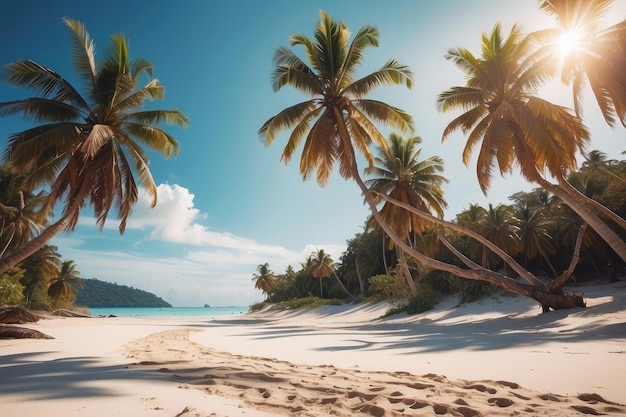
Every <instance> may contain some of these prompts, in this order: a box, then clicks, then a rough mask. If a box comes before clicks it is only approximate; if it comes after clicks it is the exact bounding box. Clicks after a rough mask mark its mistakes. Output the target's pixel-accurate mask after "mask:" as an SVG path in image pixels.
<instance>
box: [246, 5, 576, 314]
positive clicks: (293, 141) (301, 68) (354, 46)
mask: <svg viewBox="0 0 626 417" xmlns="http://www.w3.org/2000/svg"><path fill="white" fill-rule="evenodd" d="M349 37H350V33H349V31H348V28H347V26H346V25H345V24H344V23H343V22H336V21H333V20H332V19H331V18H330V16H329V15H328V14H327V13H325V12H322V13H321V19H320V22H319V23H318V24H317V26H316V30H315V37H314V40H313V39H310V38H308V37H306V36H304V35H294V36H292V37H291V38H290V40H291V46H303V47H304V49H305V52H306V57H307V60H308V61H309V63H310V64H311V66H309V65H307V63H305V62H304V61H303V60H302V59H300V58H299V57H298V56H297V55H296V54H295V53H294V52H293V51H291V50H290V49H288V48H280V49H279V50H278V51H277V53H276V55H275V64H276V70H275V71H274V75H273V84H274V89H275V90H279V89H280V88H282V87H283V86H285V85H290V86H292V87H294V88H296V89H297V90H299V91H302V92H304V93H305V94H307V95H309V96H311V99H309V100H306V101H304V102H301V103H299V104H296V105H293V106H290V107H288V108H286V109H284V110H283V111H281V112H280V113H278V114H277V115H275V116H273V117H271V118H270V119H269V120H268V121H267V122H265V124H264V125H263V126H262V127H261V128H260V129H259V136H260V139H261V140H262V141H263V142H264V143H265V144H266V145H269V144H271V143H272V142H273V141H274V139H275V138H276V135H277V134H278V132H280V131H281V130H285V129H290V130H291V134H290V136H289V139H288V141H287V145H286V146H285V148H284V150H283V155H282V160H283V161H284V162H285V163H287V162H288V161H289V160H290V158H291V156H292V155H293V152H294V151H295V149H296V147H297V146H298V145H299V143H300V142H301V139H302V138H303V137H304V136H306V140H305V143H304V147H303V150H302V156H301V159H300V172H301V174H302V176H303V178H304V179H306V178H308V176H309V175H310V173H311V172H312V171H313V170H317V180H318V183H319V184H321V185H324V184H326V182H327V180H328V177H329V175H330V172H331V170H332V167H333V165H334V162H335V161H339V173H340V174H341V175H342V176H343V177H345V178H352V179H353V180H354V181H355V182H356V183H357V185H358V187H359V189H360V190H361V192H362V193H363V196H364V197H365V201H366V203H367V204H368V205H369V207H370V210H371V212H372V215H373V216H374V217H375V218H376V221H377V222H378V224H379V225H380V227H381V228H382V229H383V230H384V232H385V233H386V234H387V235H388V236H389V237H390V238H391V239H393V241H394V244H395V245H397V246H399V247H400V248H401V249H402V250H404V251H405V252H406V253H407V254H408V255H410V256H412V257H413V258H415V259H416V260H417V261H418V262H419V263H420V264H421V265H424V266H426V267H428V268H431V269H438V270H441V271H446V272H449V273H451V274H454V275H457V276H459V277H463V278H466V279H472V280H479V281H486V282H490V283H492V284H494V285H497V286H499V287H501V288H504V289H506V290H508V291H510V292H513V293H516V294H522V295H526V296H528V297H531V298H533V299H536V300H537V301H539V302H540V303H541V304H542V305H544V306H549V307H551V308H555V309H556V308H567V307H572V306H582V305H584V302H583V299H582V297H580V296H577V295H566V294H563V293H562V292H561V293H554V294H553V293H548V292H546V287H545V285H544V284H543V283H542V282H541V281H539V280H537V279H536V277H534V276H532V274H529V273H528V272H527V271H525V270H524V269H523V268H522V267H521V266H519V265H517V267H516V268H517V269H516V271H518V272H519V273H520V275H521V276H522V277H524V279H525V280H526V281H527V282H528V284H524V283H521V282H518V281H517V280H514V279H511V278H509V277H506V276H503V275H501V274H498V273H497V272H495V271H490V270H487V269H485V268H482V267H481V266H480V265H477V264H476V263H474V262H472V261H471V260H469V259H467V258H466V257H465V256H464V255H463V254H462V253H460V252H459V251H455V250H454V248H452V249H451V250H453V251H454V254H455V255H456V256H457V257H459V258H460V259H462V261H463V263H464V264H465V267H464V268H463V267H459V266H457V265H453V264H449V263H446V262H443V261H439V260H436V259H433V258H430V257H428V256H425V255H424V254H422V253H419V252H418V251H416V250H414V249H413V248H411V247H410V246H409V245H408V244H407V243H406V242H405V241H403V240H402V239H401V238H400V237H399V236H398V235H397V234H396V233H395V231H394V230H393V229H392V228H391V227H390V226H389V225H388V224H387V223H386V222H385V220H384V218H383V217H382V216H381V215H380V213H379V212H378V208H377V204H376V202H375V200H374V197H373V196H372V192H371V191H370V190H369V189H368V187H367V186H366V184H365V182H364V181H363V179H362V178H361V176H360V173H359V169H358V164H357V158H356V150H358V151H359V152H360V153H361V154H362V155H363V157H364V159H365V161H366V162H367V164H368V166H372V165H373V157H372V154H371V151H370V149H369V147H368V146H369V144H370V142H373V143H375V144H376V145H378V146H379V147H381V148H383V149H385V148H386V147H387V145H386V143H385V140H384V137H383V136H382V135H381V134H380V132H379V131H378V130H377V129H376V127H375V126H374V122H373V121H372V120H370V118H371V119H373V120H375V121H381V122H387V123H388V124H390V125H391V126H392V127H398V128H400V130H401V131H405V130H409V129H410V128H411V127H412V126H411V125H412V123H411V118H410V116H408V115H407V114H406V113H405V112H403V111H401V110H398V109H396V108H394V107H392V106H390V105H388V104H386V103H382V102H380V101H375V100H370V99H364V98H363V97H364V96H365V94H366V93H368V92H370V91H371V90H372V89H373V88H374V87H377V86H380V85H385V84H404V85H407V86H410V85H411V72H410V71H409V70H408V68H406V67H404V66H402V65H399V64H398V63H397V62H396V61H389V62H388V63H387V64H386V65H384V66H383V67H382V68H381V69H380V70H378V71H375V72H374V73H372V74H370V75H368V76H366V77H364V78H361V79H358V80H354V75H355V74H354V73H355V66H356V64H358V63H360V62H361V59H362V56H363V51H364V49H365V48H366V47H368V46H376V45H377V44H378V31H377V30H376V28H374V27H372V26H365V27H364V28H362V29H361V30H359V31H358V32H357V34H356V35H355V37H354V38H353V40H352V42H350V43H348V40H349ZM367 116H369V118H368V117H367ZM381 145H382V146H381ZM382 197H383V198H384V199H386V200H387V201H390V202H392V203H394V204H397V205H400V206H401V207H403V208H405V209H406V210H408V211H410V212H415V213H417V214H419V215H421V216H425V218H429V217H430V218H432V221H435V222H436V221H438V220H440V219H437V218H436V217H434V216H430V215H428V214H427V213H424V212H421V211H419V210H417V209H415V208H414V207H412V206H410V205H408V204H404V203H402V202H401V201H398V200H394V199H391V198H390V197H388V196H382ZM478 238H480V236H478ZM446 243H447V242H446ZM495 250H499V249H498V248H495ZM499 251H500V253H502V255H501V256H502V257H507V256H508V255H507V254H506V253H504V252H503V251H501V250H499ZM509 258H510V257H509ZM508 262H510V263H511V264H516V263H515V261H514V260H513V259H509V261H508Z"/></svg>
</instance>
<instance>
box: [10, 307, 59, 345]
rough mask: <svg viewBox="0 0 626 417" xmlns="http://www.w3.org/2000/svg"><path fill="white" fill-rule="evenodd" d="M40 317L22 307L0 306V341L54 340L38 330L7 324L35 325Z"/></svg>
mask: <svg viewBox="0 0 626 417" xmlns="http://www.w3.org/2000/svg"><path fill="white" fill-rule="evenodd" d="M39 319H40V316H39V315H37V314H35V313H33V312H31V311H29V310H27V309H25V308H24V307H22V306H0V323H3V324H0V339H54V338H53V337H52V336H48V335H47V334H44V333H41V332H40V331H38V330H33V329H28V328H25V327H17V326H9V325H7V324H23V323H35V322H36V321H39Z"/></svg>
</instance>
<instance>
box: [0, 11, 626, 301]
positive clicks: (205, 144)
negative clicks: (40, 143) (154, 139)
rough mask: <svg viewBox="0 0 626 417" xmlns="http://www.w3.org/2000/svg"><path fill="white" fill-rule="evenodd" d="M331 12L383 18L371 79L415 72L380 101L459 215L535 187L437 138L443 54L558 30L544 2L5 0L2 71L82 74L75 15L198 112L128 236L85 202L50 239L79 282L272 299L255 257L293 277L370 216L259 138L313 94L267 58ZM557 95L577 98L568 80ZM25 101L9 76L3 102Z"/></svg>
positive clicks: (196, 297)
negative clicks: (417, 145)
mask: <svg viewBox="0 0 626 417" xmlns="http://www.w3.org/2000/svg"><path fill="white" fill-rule="evenodd" d="M320 10H326V11H327V12H329V13H330V14H331V15H332V16H333V17H334V18H335V19H338V20H343V21H344V22H345V23H346V24H347V25H348V27H349V28H350V29H351V30H352V32H356V31H357V30H358V29H359V28H360V27H361V26H363V25H365V24H374V25H376V26H377V27H378V29H379V31H380V47H379V48H371V49H369V50H367V51H366V52H365V55H364V62H363V67H362V72H361V74H362V75H365V74H366V73H369V72H371V71H373V70H374V69H376V68H377V67H379V66H381V65H382V64H383V63H384V62H386V61H387V60H388V59H390V58H395V59H397V60H399V61H400V62H402V63H404V64H406V65H409V66H410V67H411V68H412V70H413V72H414V73H415V82H414V86H413V88H412V89H411V90H408V89H405V88H400V87H393V88H384V89H381V90H378V91H375V92H374V97H376V98H380V99H383V100H385V101H387V102H389V103H390V104H392V105H394V106H397V107H400V108H402V109H404V110H406V111H408V112H409V113H410V114H411V115H412V116H413V117H414V120H415V127H416V132H415V133H416V135H419V136H421V137H422V140H423V142H422V154H421V155H422V157H429V156H432V155H439V156H440V157H442V158H443V159H444V161H445V175H446V176H447V177H448V178H449V179H450V184H449V185H447V186H446V187H445V189H444V190H445V195H446V199H447V200H448V203H449V210H448V214H447V217H448V218H453V217H454V216H455V215H456V214H457V213H459V212H460V211H461V210H463V209H464V208H466V207H467V206H468V205H469V204H470V203H480V204H483V205H486V204H488V203H489V202H492V203H494V204H497V203H500V202H503V203H506V202H508V200H507V197H508V196H509V195H510V194H512V193H514V192H517V191H521V190H531V189H532V188H534V187H533V186H532V185H529V184H527V183H525V182H524V181H522V180H521V179H519V178H518V177H517V176H516V175H512V176H508V177H506V178H501V177H495V178H494V179H493V187H492V189H491V190H490V192H489V194H488V196H487V197H485V196H483V195H482V193H481V191H480V189H479V187H478V182H477V180H476V175H475V171H474V169H475V167H474V165H470V166H469V167H466V166H465V165H463V163H462V162H461V150H462V148H463V145H464V138H463V137H462V136H461V135H460V134H458V135H454V136H452V137H450V138H449V139H448V140H447V141H446V142H445V143H443V144H442V143H441V134H442V132H443V129H444V128H445V126H446V125H447V123H449V122H450V120H452V118H453V117H454V115H455V114H454V113H450V114H440V113H439V112H438V111H437V109H436V106H435V100H436V96H437V94H438V93H440V92H441V91H443V90H445V89H447V88H449V87H451V86H453V85H462V84H463V78H462V74H461V73H460V72H459V71H458V70H457V69H456V68H455V67H454V65H453V64H452V63H450V62H447V61H446V60H445V58H444V55H445V53H446V51H447V50H448V49H450V48H453V47H465V48H468V49H470V50H472V51H473V52H475V53H478V52H479V49H478V48H479V45H480V36H481V33H482V32H484V31H490V30H491V29H492V28H493V26H494V24H495V23H497V22H500V23H501V24H502V26H503V28H504V30H505V31H507V32H508V30H509V29H510V27H511V25H512V24H513V23H519V24H521V25H522V27H523V28H524V30H526V31H532V30H536V29H542V28H546V27H551V26H552V25H553V22H552V20H551V19H550V18H549V17H547V16H544V15H543V14H542V13H541V12H540V11H539V9H538V7H537V3H536V2H535V1H534V0H516V1H502V0H476V1H472V2H469V1H463V0H456V1H453V0H439V1H430V2H428V1H418V0H394V1H388V2H382V1H375V0H343V1H295V0H290V1H284V0H281V1H269V0H268V1H256V0H248V1H246V0H228V1H224V0H219V1H215V0H212V1H204V0H185V1H177V2H174V1H138V0H131V1H128V0H126V1H119V0H111V1H108V2H107V3H106V4H105V5H104V6H102V5H98V6H96V5H95V4H94V3H91V2H85V1H57V2H50V1H43V0H37V1H33V0H25V1H20V2H4V3H3V5H2V13H1V14H0V64H1V65H5V64H7V63H10V62H15V61H19V60H22V59H32V60H34V61H36V62H38V63H40V64H42V65H44V66H47V67H49V68H52V69H54V70H55V71H57V72H59V73H60V74H61V75H62V76H64V77H66V78H68V79H70V80H72V78H73V77H74V73H73V69H72V64H71V56H70V42H69V31H68V29H67V28H66V27H65V25H64V24H63V23H62V18H63V17H71V18H73V19H77V20H79V21H81V22H83V23H84V24H85V25H86V27H87V30H88V31H89V33H90V34H91V36H92V37H93V39H94V40H95V43H96V49H97V52H96V60H98V57H99V56H100V55H99V54H101V53H102V52H103V51H104V49H105V47H106V45H107V44H108V41H109V39H110V36H111V35H113V34H115V33H119V32H123V33H124V34H125V35H126V37H127V38H128V39H129V41H130V52H131V56H132V57H135V58H137V57H143V58H146V59H148V60H150V61H151V62H152V63H153V64H154V66H155V74H154V75H155V77H156V78H158V79H159V80H160V81H161V82H162V83H163V85H164V86H165V88H166V97H165V100H163V101H160V102H157V103H156V105H157V106H158V107H159V108H179V109H180V110H182V111H183V112H184V113H185V114H186V115H187V116H188V117H189V119H190V126H189V127H188V128H187V129H184V130H183V129H178V128H171V129H169V130H168V131H169V132H170V133H171V134H172V135H174V136H175V137H176V138H177V139H178V140H179V142H180V147H181V151H180V155H179V156H178V158H176V159H168V160H164V159H162V158H161V157H159V156H156V155H155V156H153V157H152V158H151V169H152V172H153V175H154V178H155V181H156V182H157V184H159V203H158V205H157V207H156V208H155V209H153V210H148V208H147V204H146V203H145V202H144V201H141V202H140V203H139V204H138V205H137V206H136V208H135V210H134V213H133V215H132V217H131V220H130V222H129V225H128V228H127V232H126V233H125V234H124V236H120V235H119V234H118V233H117V224H116V222H115V216H113V217H112V218H111V219H110V220H109V221H108V222H107V227H106V228H105V230H103V231H102V232H99V231H98V229H97V228H96V226H95V222H94V220H93V218H91V217H90V213H89V212H88V211H85V214H84V216H83V217H82V219H81V222H80V225H79V226H78V227H77V229H76V231H75V232H74V233H72V234H62V235H59V236H57V237H55V238H54V239H53V240H52V242H51V243H52V244H55V245H57V246H58V247H59V251H60V252H61V253H62V254H63V255H64V257H65V258H67V259H72V260H74V261H75V262H76V263H77V265H78V269H79V270H80V271H81V276H82V277H83V278H98V279H101V280H105V281H110V282H117V283H119V284H124V285H130V286H134V287H137V288H142V289H145V290H148V291H151V292H154V293H155V294H157V295H159V296H161V297H163V298H164V299H165V300H167V301H169V302H170V303H172V304H173V305H176V306H198V305H203V304H205V303H209V304H211V305H214V306H224V305H237V306H245V305H249V304H251V303H253V302H256V301H261V299H262V296H261V293H260V292H259V291H257V290H255V289H254V287H253V283H252V275H253V274H254V273H255V270H256V266H257V265H258V264H260V263H264V262H268V263H269V264H270V267H271V269H272V270H274V271H275V272H277V273H282V272H284V270H285V268H286V266H287V265H289V264H292V265H293V266H294V267H296V268H297V267H298V265H299V263H300V262H303V261H304V260H305V258H306V257H307V256H308V255H309V254H310V253H311V251H312V250H314V249H315V248H323V249H325V250H326V251H327V252H330V253H331V254H332V255H333V257H334V258H335V259H336V260H338V259H339V256H340V255H341V253H342V252H343V249H344V248H345V243H346V240H348V239H351V238H352V237H353V236H354V235H355V234H356V233H359V232H361V231H362V225H363V223H364V221H365V218H366V217H367V210H366V208H365V207H364V206H363V204H362V201H363V200H362V197H361V196H360V193H359V191H358V188H357V186H356V185H355V184H354V183H353V182H348V181H345V180H343V179H342V178H341V177H340V176H339V175H338V174H337V175H335V176H334V177H333V178H332V179H331V181H330V183H329V184H328V186H327V187H326V188H320V187H319V186H318V185H317V183H316V182H315V181H314V180H313V181H306V182H303V181H302V179H301V177H300V175H299V172H298V161H297V159H294V161H293V162H292V163H291V164H290V165H288V166H286V167H285V166H284V165H283V164H282V163H281V162H280V154H281V152H282V148H283V146H284V144H285V140H286V136H285V135H282V136H280V137H279V138H278V139H277V140H276V142H275V143H274V144H273V145H272V146H270V147H267V148H266V147H265V146H264V145H263V144H262V143H260V141H259V140H258V136H257V131H258V129H259V127H260V126H261V125H262V124H263V123H264V122H265V121H266V120H267V119H268V118H269V117H271V116H273V115H274V114H276V113H277V112H279V111H280V110H282V109H283V108H285V107H287V106H289V105H292V104H295V103H296V102H298V101H300V100H302V98H303V97H301V96H299V95H298V94H297V93H295V92H292V91H289V90H288V89H284V91H280V92H278V93H274V92H273V91H272V88H271V83H270V73H271V71H272V56H273V54H274V51H275V50H276V49H277V48H278V47H279V46H286V45H287V40H288V37H289V35H291V34H293V33H303V34H306V35H308V36H312V34H313V30H314V26H315V24H316V22H317V21H318V17H319V11H320ZM608 17H609V18H608V20H607V24H611V23H615V22H617V21H619V20H622V19H624V18H625V17H626V1H625V0H618V1H616V2H615V4H614V5H613V8H612V11H611V14H610V15H609V16H608ZM546 94H547V95H548V96H549V97H551V98H553V100H554V101H555V102H558V103H559V104H564V105H567V106H570V105H571V100H570V98H569V94H567V92H566V91H565V89H564V88H563V87H561V86H559V85H558V84H555V85H553V86H550V87H548V88H547V89H546ZM26 96H28V92H27V91H22V90H16V89H13V88H11V87H9V86H7V85H6V84H0V100H1V101H7V100H12V99H17V98H22V97H26ZM588 96H589V100H588V101H587V105H586V107H585V117H586V119H585V120H586V123H587V125H588V127H589V128H590V129H591V132H592V135H593V138H592V146H591V149H600V150H602V151H604V152H606V153H607V154H608V155H609V157H612V158H619V157H620V152H621V151H623V150H624V149H626V147H625V146H624V136H625V130H624V129H623V128H616V129H610V128H609V127H608V126H606V125H605V123H604V122H603V120H602V119H601V117H600V115H599V112H598V111H597V109H596V105H595V103H593V102H592V101H591V100H590V95H588ZM29 126H30V125H29V124H28V123H24V122H23V121H22V120H21V119H19V118H3V119H0V145H1V146H2V147H4V144H5V143H6V139H5V138H6V136H7V135H8V134H10V133H12V132H15V131H18V130H20V129H25V128H27V127H29ZM383 131H385V130H384V129H383Z"/></svg>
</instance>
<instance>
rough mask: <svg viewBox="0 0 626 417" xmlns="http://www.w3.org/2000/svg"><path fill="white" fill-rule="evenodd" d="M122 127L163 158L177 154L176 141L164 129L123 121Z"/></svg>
mask: <svg viewBox="0 0 626 417" xmlns="http://www.w3.org/2000/svg"><path fill="white" fill-rule="evenodd" d="M124 127H125V128H126V130H127V131H128V133H129V134H130V135H131V136H132V137H135V138H137V139H139V140H140V141H141V142H142V143H144V144H146V145H148V146H149V147H150V148H151V149H153V150H155V151H156V152H158V153H160V154H161V155H163V156H164V157H165V158H169V157H170V156H177V155H178V149H179V145H178V141H177V140H176V139H174V137H172V136H170V135H169V134H168V133H167V132H165V131H164V130H162V129H159V128H157V127H152V126H146V125H143V124H137V123H128V122H126V123H124Z"/></svg>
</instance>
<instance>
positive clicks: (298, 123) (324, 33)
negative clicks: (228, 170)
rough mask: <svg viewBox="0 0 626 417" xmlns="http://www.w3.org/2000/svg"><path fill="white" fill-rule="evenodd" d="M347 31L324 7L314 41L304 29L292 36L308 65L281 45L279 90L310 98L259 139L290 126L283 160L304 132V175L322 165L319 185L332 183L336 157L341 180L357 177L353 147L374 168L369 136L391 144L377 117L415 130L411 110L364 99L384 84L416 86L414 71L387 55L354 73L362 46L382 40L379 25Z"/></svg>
mask: <svg viewBox="0 0 626 417" xmlns="http://www.w3.org/2000/svg"><path fill="white" fill-rule="evenodd" d="M349 37H350V32H349V30H348V27H347V26H346V25H345V24H344V23H343V22H336V21H334V20H332V19H331V17H330V15H329V14H328V13H326V12H324V11H322V12H320V21H319V23H318V24H317V26H316V28H315V37H314V39H310V38H308V37H307V36H305V35H292V36H291V37H290V46H292V47H294V46H303V47H304V49H305V52H306V57H307V58H308V61H309V63H310V65H307V63H306V62H305V61H303V60H301V59H300V58H299V57H298V56H297V55H296V54H295V53H294V52H293V51H292V50H291V49H289V48H285V47H282V48H279V49H278V50H277V51H276V54H275V56H274V63H275V65H276V69H275V71H274V73H273V76H272V81H273V87H274V90H275V91H278V90H280V89H281V88H282V87H284V86H291V87H293V88H295V89H296V90H299V91H301V92H303V93H304V94H306V95H308V96H311V98H310V99H309V100H306V101H303V102H301V103H298V104H296V105H293V106H290V107H288V108H287V109H285V110H283V111H281V112H280V113H278V114H277V115H275V116H273V117H271V118H270V119H269V120H268V121H267V122H265V124H263V126H262V127H261V129H259V137H260V139H261V140H262V141H263V143H265V145H270V144H271V143H272V142H274V139H275V138H276V135H277V134H278V132H279V131H281V130H285V129H292V131H291V135H290V136H289V140H288V142H287V145H286V146H285V148H284V150H283V153H282V156H281V160H282V161H283V162H284V163H285V164H287V163H288V162H289V161H290V160H291V157H292V155H293V153H294V151H295V150H296V148H297V147H298V146H299V145H300V143H301V141H302V139H303V138H304V139H305V141H304V148H303V151H302V156H301V158H300V173H301V174H302V176H303V178H304V179H307V178H308V177H309V176H310V175H311V172H313V171H317V182H318V183H319V184H320V185H322V186H324V185H326V184H327V182H328V179H329V177H330V174H331V173H332V170H333V166H334V164H335V162H338V164H339V173H340V174H341V176H343V177H344V178H355V177H356V176H359V172H358V169H357V167H356V165H355V164H356V163H355V155H354V153H355V149H356V150H358V151H359V152H360V153H361V155H362V156H363V157H364V158H365V160H366V161H367V163H368V165H369V166H372V165H373V160H374V157H373V155H372V152H371V150H370V147H369V146H370V144H371V143H372V142H373V143H374V144H376V145H377V146H378V147H380V148H382V149H385V150H387V142H386V140H385V138H384V136H383V135H382V134H381V133H380V132H379V131H378V129H377V128H376V126H375V125H374V122H373V121H380V122H383V123H387V124H389V125H390V126H392V127H394V128H397V129H399V130H400V131H401V132H408V131H411V130H412V126H413V120H412V118H411V116H409V115H408V114H407V113H405V112H404V111H402V110H400V109H397V108H395V107H392V106H390V105H389V104H387V103H385V102H382V101H378V100H373V99H366V98H365V97H366V96H367V95H368V93H370V92H371V91H372V90H373V89H374V88H376V87H379V86H381V85H394V84H400V85H406V86H407V87H411V83H412V81H411V79H412V73H411V71H410V70H409V69H408V67H406V66H404V65H401V64H400V63H398V62H397V61H395V60H389V61H388V62H387V63H386V64H384V65H383V66H382V67H381V68H380V69H378V70H376V71H374V72H373V73H371V74H369V75H367V76H365V77H363V78H358V79H357V78H355V72H356V68H357V67H358V66H359V64H361V60H362V57H363V52H364V50H365V49H366V48H368V47H371V46H378V30H377V29H376V28H375V27H374V26H369V25H368V26H364V27H363V28H361V29H360V30H359V31H358V32H357V34H356V35H355V36H354V38H353V40H352V42H350V43H348V40H349ZM305 136H306V138H305Z"/></svg>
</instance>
